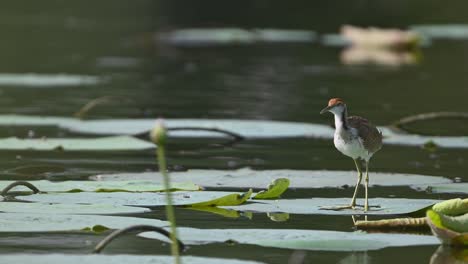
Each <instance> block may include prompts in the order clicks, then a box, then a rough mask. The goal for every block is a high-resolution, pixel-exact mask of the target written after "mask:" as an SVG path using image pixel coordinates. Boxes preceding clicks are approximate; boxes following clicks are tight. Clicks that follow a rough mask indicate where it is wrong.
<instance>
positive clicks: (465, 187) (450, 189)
mask: <svg viewBox="0 0 468 264" xmlns="http://www.w3.org/2000/svg"><path fill="white" fill-rule="evenodd" d="M412 188H413V189H416V190H419V191H429V192H431V193H460V194H468V182H462V183H447V184H434V185H427V184H422V185H415V186H412Z"/></svg>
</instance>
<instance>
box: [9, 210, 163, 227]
mask: <svg viewBox="0 0 468 264" xmlns="http://www.w3.org/2000/svg"><path fill="white" fill-rule="evenodd" d="M0 216H1V217H0V232H53V231H79V230H95V229H94V227H96V226H99V227H100V229H102V228H108V229H120V228H124V227H127V226H131V225H154V226H159V227H165V226H169V222H166V221H161V220H157V219H147V218H137V217H122V216H104V215H72V214H53V213H44V214H37V213H34V214H29V213H0Z"/></svg>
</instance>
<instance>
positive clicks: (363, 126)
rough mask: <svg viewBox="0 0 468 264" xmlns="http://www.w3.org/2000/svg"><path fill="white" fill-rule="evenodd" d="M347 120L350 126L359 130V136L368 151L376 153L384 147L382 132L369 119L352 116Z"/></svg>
mask: <svg viewBox="0 0 468 264" xmlns="http://www.w3.org/2000/svg"><path fill="white" fill-rule="evenodd" d="M347 121H348V126H350V127H353V128H355V129H356V130H357V131H358V136H359V138H360V139H361V140H362V143H363V146H364V148H366V150H367V151H368V152H371V153H375V152H377V151H378V150H379V149H380V148H381V147H382V133H381V132H380V131H379V130H378V129H377V127H375V126H374V125H372V124H371V123H370V122H369V121H368V120H367V119H365V118H363V117H360V116H350V117H348V120H347Z"/></svg>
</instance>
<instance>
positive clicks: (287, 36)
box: [157, 28, 316, 47]
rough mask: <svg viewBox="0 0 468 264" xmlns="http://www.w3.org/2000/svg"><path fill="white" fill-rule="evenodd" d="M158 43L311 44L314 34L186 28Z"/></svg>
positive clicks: (182, 44) (164, 37)
mask: <svg viewBox="0 0 468 264" xmlns="http://www.w3.org/2000/svg"><path fill="white" fill-rule="evenodd" d="M157 38H158V40H159V41H162V42H164V43H169V44H171V45H176V46H188V47H198V46H213V45H236V44H237V45H238V44H243V45H246V44H254V43H258V42H268V43H271V42H299V43H301V42H313V41H314V40H315V38H316V34H315V32H312V31H305V30H284V29H253V30H247V29H241V28H188V29H179V30H175V31H172V32H166V33H163V34H159V35H158V36H157Z"/></svg>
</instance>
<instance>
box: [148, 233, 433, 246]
mask: <svg viewBox="0 0 468 264" xmlns="http://www.w3.org/2000/svg"><path fill="white" fill-rule="evenodd" d="M178 233H179V236H180V239H181V240H182V241H184V243H185V244H186V245H198V244H208V243H216V242H218V243H219V242H226V241H235V242H237V243H241V244H251V245H259V246H266V247H277V248H289V249H302V250H327V251H367V250H376V249H381V248H385V247H401V246H413V245H436V244H438V243H439V241H438V240H437V239H436V238H435V237H433V236H422V235H401V234H366V233H363V232H338V231H318V230H297V229H196V228H178ZM140 236H143V237H146V238H153V239H154V238H156V239H159V240H165V239H164V237H162V236H161V235H159V234H157V233H155V232H145V233H142V234H140Z"/></svg>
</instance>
